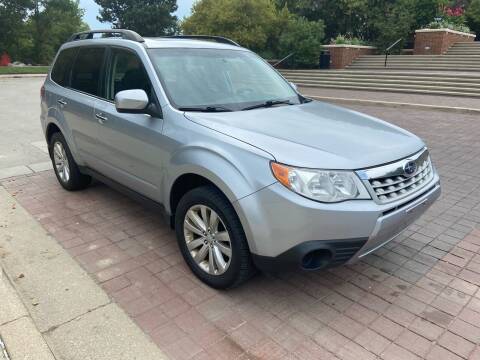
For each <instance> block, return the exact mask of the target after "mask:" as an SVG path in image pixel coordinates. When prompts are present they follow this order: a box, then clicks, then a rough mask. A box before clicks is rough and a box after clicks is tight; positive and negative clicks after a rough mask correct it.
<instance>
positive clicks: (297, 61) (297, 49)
mask: <svg viewBox="0 0 480 360" xmlns="http://www.w3.org/2000/svg"><path fill="white" fill-rule="evenodd" d="M323 36H324V25H323V22H322V21H308V20H307V19H305V18H304V17H297V16H292V17H291V19H290V20H289V22H288V24H287V27H286V28H285V29H284V31H283V32H282V35H281V36H280V39H279V46H278V47H279V53H280V54H284V55H287V54H290V53H292V52H294V53H295V56H294V57H293V66H294V67H314V66H317V65H318V60H319V56H320V50H321V46H322V41H323ZM281 56H283V55H281Z"/></svg>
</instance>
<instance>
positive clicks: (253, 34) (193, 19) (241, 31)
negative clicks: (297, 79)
mask: <svg viewBox="0 0 480 360" xmlns="http://www.w3.org/2000/svg"><path fill="white" fill-rule="evenodd" d="M181 28H182V31H183V33H185V34H192V35H200V34H202V35H222V36H225V37H228V38H231V39H233V40H235V41H237V42H238V43H240V44H241V45H242V46H245V47H247V48H250V49H252V50H254V51H256V52H259V53H260V54H262V55H263V56H264V57H268V58H283V57H284V56H286V55H288V54H290V53H292V52H294V53H295V56H294V57H293V58H292V59H293V63H294V65H295V66H314V65H316V64H318V57H319V55H320V46H321V45H322V41H323V38H324V30H323V29H324V25H323V22H322V21H308V20H307V19H306V18H304V17H301V16H296V15H293V14H292V13H291V12H290V11H289V10H288V9H287V8H286V7H277V6H276V3H275V2H274V1H272V0H201V1H198V2H196V3H195V4H194V6H193V11H192V15H191V16H190V17H188V18H186V19H185V20H184V21H183V22H182V24H181ZM289 63H292V61H289Z"/></svg>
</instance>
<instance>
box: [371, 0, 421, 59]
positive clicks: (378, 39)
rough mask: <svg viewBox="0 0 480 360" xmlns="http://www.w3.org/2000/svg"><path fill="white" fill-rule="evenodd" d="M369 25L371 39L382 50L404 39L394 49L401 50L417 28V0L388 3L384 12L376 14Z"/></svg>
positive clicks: (400, 0) (394, 50)
mask: <svg viewBox="0 0 480 360" xmlns="http://www.w3.org/2000/svg"><path fill="white" fill-rule="evenodd" d="M369 25H370V29H371V30H370V31H371V35H373V36H372V37H371V39H372V40H373V43H374V44H375V45H376V46H377V47H378V48H379V49H380V50H381V51H383V50H385V49H387V48H388V47H389V46H390V45H392V44H393V43H395V42H396V41H397V40H398V39H402V40H401V42H400V43H399V44H397V45H396V46H395V48H394V49H392V50H393V52H396V51H399V50H400V49H402V48H403V46H404V44H405V42H406V41H407V40H408V37H409V36H410V34H412V33H413V32H414V31H415V28H416V23H415V0H398V1H394V2H392V3H390V4H388V6H386V7H385V8H384V12H383V14H375V16H374V17H373V18H372V19H371V21H370V23H369Z"/></svg>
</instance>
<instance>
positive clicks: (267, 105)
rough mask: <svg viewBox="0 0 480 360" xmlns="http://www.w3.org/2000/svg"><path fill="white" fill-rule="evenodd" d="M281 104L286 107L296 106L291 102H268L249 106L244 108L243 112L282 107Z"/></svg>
mask: <svg viewBox="0 0 480 360" xmlns="http://www.w3.org/2000/svg"><path fill="white" fill-rule="evenodd" d="M281 104H286V105H294V104H293V103H292V102H290V100H268V101H265V102H263V103H261V104H257V105H252V106H248V107H246V108H243V109H242V110H253V109H260V108H269V107H272V106H274V105H281Z"/></svg>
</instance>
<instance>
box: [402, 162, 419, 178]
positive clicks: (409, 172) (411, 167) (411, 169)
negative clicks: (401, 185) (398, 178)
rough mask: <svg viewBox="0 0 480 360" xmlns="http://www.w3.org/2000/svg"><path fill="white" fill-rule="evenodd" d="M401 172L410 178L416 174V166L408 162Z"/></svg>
mask: <svg viewBox="0 0 480 360" xmlns="http://www.w3.org/2000/svg"><path fill="white" fill-rule="evenodd" d="M403 172H404V173H405V176H408V177H410V176H412V175H413V174H415V173H416V172H417V164H416V163H415V161H409V162H407V163H406V164H405V165H404V166H403Z"/></svg>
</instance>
